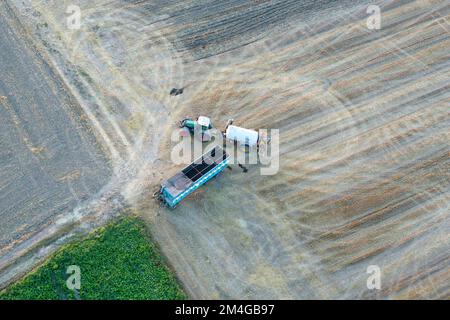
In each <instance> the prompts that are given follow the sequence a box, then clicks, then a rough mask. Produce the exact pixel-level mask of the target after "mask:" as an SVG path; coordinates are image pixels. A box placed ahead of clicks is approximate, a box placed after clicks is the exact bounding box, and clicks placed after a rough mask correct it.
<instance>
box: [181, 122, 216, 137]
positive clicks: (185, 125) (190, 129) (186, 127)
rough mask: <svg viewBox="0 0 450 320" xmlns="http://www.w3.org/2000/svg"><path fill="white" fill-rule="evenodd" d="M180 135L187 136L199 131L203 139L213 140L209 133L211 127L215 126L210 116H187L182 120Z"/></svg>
mask: <svg viewBox="0 0 450 320" xmlns="http://www.w3.org/2000/svg"><path fill="white" fill-rule="evenodd" d="M180 128H181V131H180V135H181V136H183V137H186V136H188V135H193V134H194V133H196V130H198V131H197V132H199V133H201V137H200V140H201V141H209V140H211V135H210V134H209V131H208V130H210V129H212V128H213V126H212V123H211V119H209V118H208V117H204V116H200V117H198V118H197V120H193V119H190V118H186V119H184V120H182V121H181V122H180Z"/></svg>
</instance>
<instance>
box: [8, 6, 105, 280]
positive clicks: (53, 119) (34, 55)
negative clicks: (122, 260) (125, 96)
mask: <svg viewBox="0 0 450 320" xmlns="http://www.w3.org/2000/svg"><path fill="white" fill-rule="evenodd" d="M110 175H111V169H110V168H109V167H108V165H107V158H106V156H105V155H104V154H103V153H102V152H101V149H100V146H99V145H98V143H97V141H96V140H95V137H94V136H93V135H92V132H90V127H89V124H88V122H87V121H86V119H84V120H83V112H82V110H81V108H80V106H79V105H78V103H77V101H76V99H75V98H74V97H73V96H72V95H71V94H70V93H69V92H68V90H67V88H66V87H65V85H64V84H63V82H62V80H61V79H60V78H59V77H58V76H57V75H56V74H55V71H54V70H53V69H52V67H51V66H50V65H49V64H48V63H47V62H46V60H45V59H44V58H43V56H42V55H41V53H40V52H38V51H37V50H36V48H35V47H34V45H33V43H32V41H31V40H30V38H29V35H28V34H27V32H26V31H25V30H24V29H23V27H22V26H21V25H20V24H19V23H18V22H17V20H16V18H15V16H14V13H13V12H12V11H11V10H10V8H9V6H7V5H6V4H5V3H4V2H1V3H0V270H1V269H2V267H4V266H5V265H7V264H8V260H11V259H13V258H16V256H15V251H16V250H17V249H18V248H19V247H20V246H21V245H23V244H24V243H25V242H28V245H29V246H33V245H34V240H33V237H34V236H35V235H36V234H37V233H38V232H39V231H41V230H43V229H45V228H47V227H48V226H50V225H53V224H55V221H56V220H57V219H58V218H60V217H63V218H65V219H68V215H69V214H70V212H72V211H73V210H74V209H75V208H76V207H78V206H81V205H82V204H83V203H84V202H86V201H89V200H90V199H91V198H92V195H93V194H96V193H97V192H98V191H99V190H100V188H101V187H102V186H103V185H104V184H106V183H107V182H108V181H109V177H110ZM0 278H1V277H0ZM0 282H1V281H0Z"/></svg>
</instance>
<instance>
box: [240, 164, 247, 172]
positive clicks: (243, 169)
mask: <svg viewBox="0 0 450 320" xmlns="http://www.w3.org/2000/svg"><path fill="white" fill-rule="evenodd" d="M239 168H241V169H242V172H244V173H245V172H247V171H248V169H247V168H246V167H244V166H243V165H242V164H240V163H239Z"/></svg>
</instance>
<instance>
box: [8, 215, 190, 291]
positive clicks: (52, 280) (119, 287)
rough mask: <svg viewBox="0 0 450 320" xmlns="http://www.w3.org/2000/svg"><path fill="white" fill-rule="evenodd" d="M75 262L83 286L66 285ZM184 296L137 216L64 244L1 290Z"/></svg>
mask: <svg viewBox="0 0 450 320" xmlns="http://www.w3.org/2000/svg"><path fill="white" fill-rule="evenodd" d="M71 265H77V266H79V267H80V270H81V282H80V283H81V288H80V290H70V289H68V287H67V285H66V281H67V279H68V278H69V277H70V274H67V273H66V272H67V268H68V267H69V266H71ZM185 298H186V295H185V294H184V293H183V291H182V290H181V289H180V286H179V285H178V283H177V281H176V279H175V277H174V276H173V275H172V273H171V272H170V270H169V269H168V268H167V266H166V265H165V264H164V262H163V260H162V258H161V256H160V255H159V253H158V250H157V248H156V247H155V245H154V244H153V242H152V241H151V240H150V238H149V237H148V235H147V233H146V231H145V228H144V225H143V223H142V222H141V221H140V220H138V219H137V218H123V219H121V220H119V221H118V222H115V223H113V224H111V225H109V226H107V227H105V228H103V229H101V230H98V231H96V232H95V233H93V234H92V235H90V236H89V237H88V238H87V239H85V240H82V241H81V242H77V243H74V244H70V245H67V246H65V247H63V248H62V249H60V250H59V251H58V252H57V253H56V254H55V255H53V256H52V257H51V258H50V259H49V260H48V261H47V262H46V263H45V264H44V265H42V266H41V267H39V268H38V269H37V270H36V271H34V272H32V273H31V274H29V275H28V276H27V277H25V278H24V279H23V280H21V281H19V282H18V283H15V284H13V285H12V286H11V287H9V288H8V289H7V290H5V291H3V292H2V293H0V300H2V299H4V300H9V299H32V300H34V299H45V300H65V299H70V300H71V299H86V300H88V299H114V300H115V299H152V300H162V299H164V300H166V299H167V300H172V299H185Z"/></svg>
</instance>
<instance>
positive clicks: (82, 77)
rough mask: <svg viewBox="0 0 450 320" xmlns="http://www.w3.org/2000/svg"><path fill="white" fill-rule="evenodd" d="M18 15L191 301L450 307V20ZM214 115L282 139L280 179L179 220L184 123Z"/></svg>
mask: <svg viewBox="0 0 450 320" xmlns="http://www.w3.org/2000/svg"><path fill="white" fill-rule="evenodd" d="M9 2H11V3H13V4H15V5H16V6H17V7H16V8H17V10H18V11H20V12H22V13H23V14H25V15H27V16H29V17H34V19H32V20H29V21H28V22H27V27H28V28H29V30H31V31H32V32H34V34H35V36H36V37H37V39H40V41H41V43H43V49H45V50H47V51H48V53H49V56H50V57H51V61H52V63H53V64H54V65H55V67H56V68H57V69H58V71H59V72H60V74H61V75H62V76H63V77H64V79H65V81H66V83H67V84H68V86H69V87H70V88H71V89H72V90H73V91H74V92H75V93H76V96H77V97H78V98H79V99H80V100H81V101H82V104H81V105H82V106H83V110H84V113H85V114H86V116H87V118H88V119H89V120H90V123H91V124H92V126H93V128H95V129H96V134H97V135H98V137H99V139H100V140H101V141H102V143H103V145H104V146H105V148H107V150H109V153H110V154H111V157H112V162H113V167H114V172H115V174H116V175H117V177H118V178H117V181H116V182H115V185H114V187H115V189H114V190H117V193H119V194H120V195H121V196H123V197H124V198H125V199H126V200H127V202H128V204H130V205H131V206H133V207H134V208H135V209H138V211H139V212H141V213H142V216H143V218H145V219H146V221H148V223H149V226H150V227H151V229H152V231H153V234H154V236H155V238H156V239H157V240H158V241H159V244H160V246H161V248H162V250H163V252H164V253H165V255H166V256H167V258H168V259H169V261H170V262H171V264H172V266H173V268H174V269H175V271H176V272H177V275H178V277H179V278H180V279H181V281H182V282H183V284H184V287H185V289H186V291H187V292H188V294H189V295H190V296H191V297H194V298H253V299H270V298H275V299H276V298H288V299H292V298H394V299H395V298H447V299H448V298H449V297H450V288H449V283H450V281H449V276H450V269H449V233H448V230H449V228H450V225H449V224H450V219H449V210H448V203H449V164H450V158H449V151H450V150H449V145H448V141H449V128H450V126H449V111H448V110H449V108H448V107H449V102H450V90H449V89H450V80H449V79H450V78H449V76H450V68H449V67H450V59H449V58H450V50H449V49H450V33H449V32H450V5H449V4H448V2H446V1H433V0H429V1H374V2H371V1H363V0H361V1H256V2H255V1H207V0H201V1H192V2H191V1H182V2H181V1H174V0H173V1H137V0H136V1H124V0H123V1H120V0H117V1H103V0H97V1H87V0H82V1H79V6H80V8H81V10H82V11H81V12H82V23H81V29H80V30H69V29H68V28H67V24H66V18H67V14H66V9H67V6H68V5H69V4H71V1H61V0H58V1H56V0H49V1H44V0H36V1H22V0H21V1H15V0H10V1H9ZM27 4H28V5H27ZM369 4H378V5H379V6H380V8H381V17H382V20H381V29H380V30H370V29H369V28H368V27H367V24H366V22H367V18H368V14H367V12H366V9H367V6H368V5H369ZM172 88H184V93H183V94H182V95H179V96H176V97H172V96H170V95H169V92H170V90H171V89H172ZM199 114H204V115H208V116H210V117H211V118H212V120H213V123H215V124H216V126H218V127H219V128H222V127H223V126H224V125H225V122H226V120H227V119H229V118H234V119H235V123H236V124H238V125H242V126H245V127H248V128H275V129H279V130H280V170H279V172H278V173H277V174H276V175H273V176H263V175H261V174H260V170H259V168H258V167H250V168H249V169H250V170H249V172H247V173H242V171H241V170H240V169H239V168H238V167H237V166H236V167H233V170H232V171H226V172H225V173H224V174H222V175H220V176H219V177H218V178H217V179H215V180H213V181H211V182H210V183H208V185H207V186H206V187H205V188H202V189H201V192H198V193H196V194H195V195H193V196H192V197H189V198H188V199H186V201H184V202H183V203H182V205H180V206H179V207H178V208H177V209H176V210H175V211H170V210H167V209H164V208H161V207H159V206H158V205H157V204H156V203H155V201H154V200H153V199H151V194H152V192H153V191H154V190H155V188H156V187H157V186H158V183H159V182H160V181H161V180H162V179H163V178H165V177H168V176H170V175H171V174H172V173H175V172H176V171H177V170H178V169H179V166H174V165H173V164H172V163H171V160H170V152H171V148H172V144H171V141H170V136H171V133H172V131H173V130H174V129H175V127H176V126H175V123H176V121H178V120H180V119H181V118H183V117H184V116H186V115H192V116H197V115H199ZM370 265H377V266H379V267H380V269H381V271H382V288H381V290H368V289H367V286H366V280H367V277H368V274H367V273H366V270H367V267H368V266H370Z"/></svg>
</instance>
